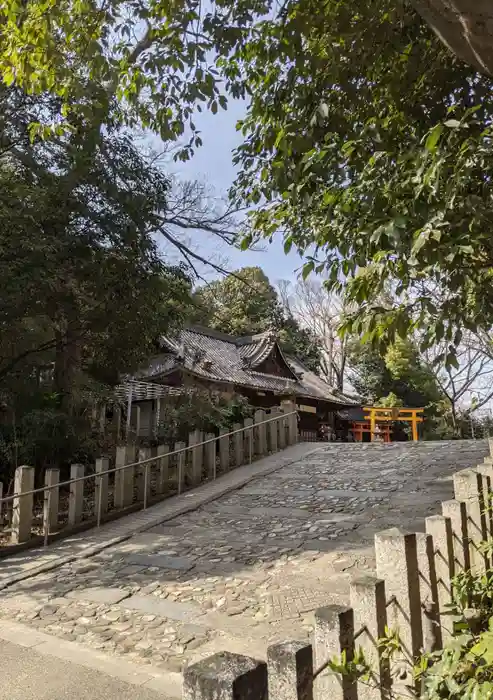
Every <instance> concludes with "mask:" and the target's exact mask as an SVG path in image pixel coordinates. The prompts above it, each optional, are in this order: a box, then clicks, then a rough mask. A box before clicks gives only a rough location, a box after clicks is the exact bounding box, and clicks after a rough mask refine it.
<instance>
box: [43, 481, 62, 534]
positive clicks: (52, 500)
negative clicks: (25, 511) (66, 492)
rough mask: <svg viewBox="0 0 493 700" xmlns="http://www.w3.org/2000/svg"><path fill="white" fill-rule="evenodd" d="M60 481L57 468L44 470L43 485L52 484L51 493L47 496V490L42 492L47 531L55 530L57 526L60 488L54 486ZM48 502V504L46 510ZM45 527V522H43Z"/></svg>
mask: <svg viewBox="0 0 493 700" xmlns="http://www.w3.org/2000/svg"><path fill="white" fill-rule="evenodd" d="M59 482H60V470H59V469H47V470H46V472H45V486H52V487H55V488H51V489H50V491H51V495H50V496H49V497H48V491H45V492H44V501H45V512H46V514H47V516H48V523H47V524H48V527H49V532H51V531H52V530H56V529H57V527H58V509H59V491H60V489H59V488H58V487H57V486H56V484H58V483H59ZM48 503H49V505H50V507H49V512H48ZM44 526H45V527H46V524H44Z"/></svg>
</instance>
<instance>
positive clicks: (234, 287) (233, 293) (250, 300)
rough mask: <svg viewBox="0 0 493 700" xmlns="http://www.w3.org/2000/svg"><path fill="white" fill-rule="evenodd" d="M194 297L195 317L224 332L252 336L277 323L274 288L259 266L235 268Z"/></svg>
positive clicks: (278, 314) (199, 290)
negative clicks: (195, 305)
mask: <svg viewBox="0 0 493 700" xmlns="http://www.w3.org/2000/svg"><path fill="white" fill-rule="evenodd" d="M194 296H195V302H196V303H197V307H198V314H197V318H198V319H199V320H200V319H202V320H203V321H204V320H206V323H204V325H208V326H210V327H211V328H216V329H217V330H221V331H223V332H224V333H229V334H231V335H237V336H241V335H254V334H255V333H262V332H263V331H266V330H269V329H270V328H273V327H275V326H277V325H278V320H279V317H280V309H279V304H278V300H277V294H276V290H275V289H274V287H273V286H272V285H271V283H270V282H269V279H268V277H267V275H266V274H265V273H264V272H263V271H262V269H261V268H260V267H244V268H242V269H241V270H236V271H235V272H234V273H233V274H232V275H229V276H228V277H225V278H224V279H219V280H215V281H214V282H210V283H209V284H206V285H205V286H203V287H200V288H199V289H198V290H197V292H196V293H195V295H194ZM204 314H205V316H204Z"/></svg>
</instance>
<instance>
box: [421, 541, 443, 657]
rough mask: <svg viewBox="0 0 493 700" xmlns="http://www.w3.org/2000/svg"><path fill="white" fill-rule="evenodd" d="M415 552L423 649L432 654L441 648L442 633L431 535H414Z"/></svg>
mask: <svg viewBox="0 0 493 700" xmlns="http://www.w3.org/2000/svg"><path fill="white" fill-rule="evenodd" d="M416 550H417V556H418V568H419V588H420V597H421V623H422V626H423V649H424V651H425V652H432V651H436V650H437V649H441V648H442V631H441V629H440V615H439V610H440V606H439V597H438V582H437V573H436V567H435V551H434V544H433V537H432V536H431V534H425V533H424V532H417V533H416ZM438 556H439V555H438Z"/></svg>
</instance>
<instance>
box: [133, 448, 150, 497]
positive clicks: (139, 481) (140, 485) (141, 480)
mask: <svg viewBox="0 0 493 700" xmlns="http://www.w3.org/2000/svg"><path fill="white" fill-rule="evenodd" d="M137 453H138V455H139V462H144V461H145V460H146V459H149V458H150V457H152V454H151V449H150V448H149V447H140V448H139V449H138V450H137ZM153 464H154V463H153V462H148V463H147V465H148V466H147V494H146V492H145V481H146V479H145V470H146V466H145V464H142V465H140V464H139V465H138V467H137V469H136V486H137V501H139V502H140V501H147V499H148V498H149V494H150V491H151V467H152V465H153Z"/></svg>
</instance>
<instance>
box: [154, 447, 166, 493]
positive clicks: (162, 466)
mask: <svg viewBox="0 0 493 700" xmlns="http://www.w3.org/2000/svg"><path fill="white" fill-rule="evenodd" d="M168 452H169V447H168V445H158V446H157V449H156V453H157V455H158V456H159V457H160V460H159V461H158V469H157V492H158V493H164V492H165V490H166V489H167V487H168V479H169V457H168V456H167V455H168Z"/></svg>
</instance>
